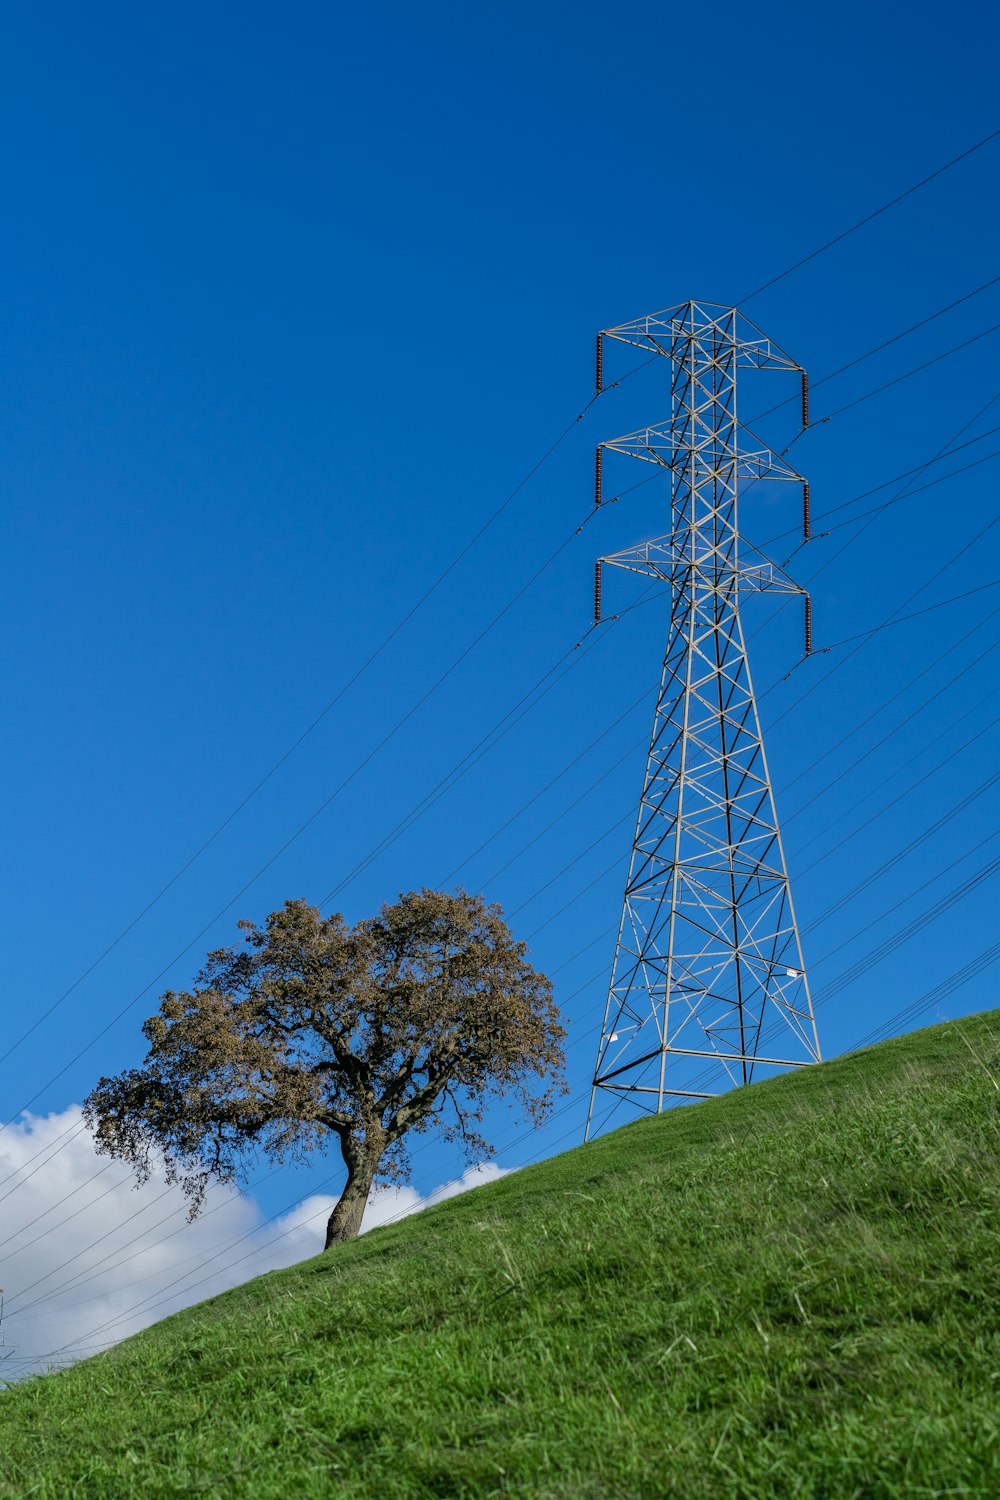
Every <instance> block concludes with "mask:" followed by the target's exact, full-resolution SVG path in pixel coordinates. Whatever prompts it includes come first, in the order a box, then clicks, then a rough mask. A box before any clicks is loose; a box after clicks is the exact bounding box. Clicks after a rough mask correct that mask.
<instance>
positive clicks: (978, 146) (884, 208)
mask: <svg viewBox="0 0 1000 1500" xmlns="http://www.w3.org/2000/svg"><path fill="white" fill-rule="evenodd" d="M998 135H1000V130H993V131H991V132H990V134H989V135H984V136H983V138H982V140H981V141H976V143H975V145H973V146H969V147H967V148H966V150H964V151H962V152H960V153H959V155H958V156H953V157H952V159H951V161H946V162H945V164H944V166H943V167H938V168H936V170H935V171H933V172H930V173H928V175H927V176H926V177H921V179H920V181H919V182H915V183H913V185H912V187H908V188H906V189H905V191H904V192H902V193H897V194H896V196H895V198H890V199H889V201H888V202H887V203H883V204H882V205H881V207H879V208H876V209H874V210H873V211H872V212H871V213H870V214H866V215H865V217H864V218H863V219H859V220H858V222H857V223H856V224H852V225H851V227H850V228H849V229H844V230H842V231H841V233H840V234H837V235H834V237H833V239H832V240H827V242H826V244H825V245H820V246H819V247H818V248H817V249H816V250H810V252H809V254H808V255H804V256H803V257H802V259H801V260H797V261H796V262H795V264H794V265H791V266H788V267H787V269H786V270H784V271H781V272H779V274H778V275H777V276H772V277H771V279H770V281H765V282H763V283H762V285H760V286H759V287H756V288H755V289H754V290H753V291H752V292H748V293H747V295H746V296H745V297H742V298H741V299H740V302H739V304H738V305H740V306H742V305H743V304H744V303H746V302H750V301H752V299H753V298H754V297H759V296H760V294H761V292H766V291H768V289H769V288H770V287H772V286H777V284H778V282H779V281H784V279H785V277H786V276H791V274H792V272H793V271H798V270H800V269H801V268H802V266H805V265H808V264H809V262H810V261H811V260H815V259H816V257H817V256H818V255H824V254H825V253H826V251H827V250H832V249H833V247H834V245H839V244H840V243H841V241H842V240H846V239H847V238H848V237H849V236H850V235H852V234H856V233H857V232H858V230H859V229H863V228H864V227H865V225H866V224H870V223H871V222H872V220H873V219H877V218H879V216H880V215H881V214H884V213H888V211H889V209H890V208H895V207H896V205H897V203H902V202H903V199H904V198H909V197H910V195H911V194H912V193H916V192H919V190H920V189H921V188H923V187H926V186H927V184H928V183H929V182H933V181H934V179H935V178H936V177H940V176H941V175H942V174H943V173H944V172H949V171H950V170H951V168H952V167H956V166H957V165H958V163H959V162H960V161H965V159H966V157H969V156H972V155H973V153H974V152H976V151H981V150H982V148H983V147H984V146H988V145H989V143H990V141H995V140H996V138H997V136H998Z"/></svg>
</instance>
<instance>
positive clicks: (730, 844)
mask: <svg viewBox="0 0 1000 1500" xmlns="http://www.w3.org/2000/svg"><path fill="white" fill-rule="evenodd" d="M606 338H612V339H617V340H620V341H622V342H623V343H626V344H631V345H634V346H635V347H637V348H639V349H643V350H648V351H649V352H650V353H652V354H653V355H654V356H656V355H661V356H662V357H663V358H664V359H665V360H666V361H668V368H669V370H670V381H671V385H670V389H671V414H670V421H669V424H668V425H666V426H663V427H650V428H644V429H642V430H640V431H638V432H632V433H629V434H628V435H627V436H625V437H620V438H614V439H611V440H610V441H607V442H603V443H602V444H601V445H600V447H599V448H598V450H597V493H596V499H597V503H598V504H600V503H601V500H602V495H601V475H602V463H603V456H604V454H605V453H606V452H614V453H624V454H628V455H630V456H632V457H633V458H638V459H642V460H644V461H645V462H648V463H652V464H657V465H661V466H662V467H663V468H665V469H667V470H668V471H669V475H670V492H671V530H670V533H669V535H667V536H663V537H660V538H658V539H657V540H655V541H650V542H645V543H643V544H642V545H640V546H638V547H632V548H629V549H628V550H627V551H624V552H617V553H615V554H613V555H611V556H608V557H604V558H602V559H601V560H600V561H599V562H598V564H597V577H596V586H595V618H596V619H600V596H601V567H602V564H605V563H607V564H610V565H612V566H614V567H619V568H626V569H628V570H630V571H631V572H634V573H642V574H646V575H648V576H651V577H653V578H656V579H662V580H663V581H664V582H666V583H669V585H670V589H671V608H670V624H669V632H668V638H667V648H666V654H665V657H664V661H663V674H662V677H661V681H660V691H659V697H658V700H657V705H656V713H655V716H654V720H653V732H652V739H651V742H650V747H649V756H648V759H647V762H646V772H645V779H644V782H643V789H642V799H641V801H640V804H639V816H638V822H637V826H636V831H635V838H634V841H633V845H632V857H631V862H630V866H629V874H628V883H627V885H626V888H625V899H624V903H623V907H622V916H621V924H620V926H619V931H618V941H617V945H616V949H615V957H614V965H613V968H612V973H611V983H610V987H609V990H608V1000H607V1006H606V1009H605V1016H604V1025H603V1029H602V1035H601V1041H600V1045H599V1048H598V1055H597V1066H596V1068H595V1072H594V1083H593V1090H592V1093H591V1103H590V1110H589V1112H588V1117H587V1135H588V1136H589V1134H590V1131H591V1128H592V1125H593V1123H594V1118H593V1117H594V1107H595V1100H596V1097H597V1090H598V1089H604V1090H608V1091H609V1092H611V1093H613V1094H617V1095H619V1096H621V1095H623V1094H624V1095H628V1096H629V1098H630V1100H631V1101H632V1103H634V1104H637V1105H640V1106H642V1107H643V1108H645V1109H646V1110H649V1111H653V1110H655V1111H659V1110H662V1109H663V1108H664V1105H665V1103H666V1102H669V1101H679V1100H691V1099H702V1098H707V1097H709V1096H711V1095H713V1094H717V1093H720V1092H723V1091H725V1090H726V1089H728V1088H731V1087H733V1086H735V1085H741V1084H745V1083H749V1082H751V1080H752V1079H753V1078H755V1077H760V1076H762V1074H765V1075H766V1074H767V1073H769V1072H772V1071H773V1070H774V1069H775V1068H782V1067H795V1066H800V1065H802V1064H804V1063H811V1062H818V1061H819V1058H820V1051H819V1040H818V1037H817V1033H816V1023H815V1019H814V1016H813V1008H812V1001H811V999H810V995H809V984H808V980H807V977H806V972H805V966H804V963H803V958H802V947H801V943H800V940H799V932H798V927H797V925H796V921H795V913H794V910H793V907H792V897H791V891H790V889H789V883H788V872H787V869H786V865H785V856H784V851H783V849H782V844H781V834H780V832H779V828H778V819H777V814H776V812H775V807H774V798H773V795H772V791H771V784H770V779H769V776H768V769H767V760H766V757H765V754H764V743H763V740H762V737H761V729H760V721H759V717H758V713H757V704H756V701H755V698H754V691H753V683H752V681H751V677H750V667H749V664H748V661H747V652H746V644H745V641H744V637H743V628H742V624H741V621H740V609H739V597H740V594H741V592H746V591H750V592H754V593H758V592H763V591H777V592H783V593H794V594H802V595H803V597H804V599H805V605H806V651H807V652H808V651H809V650H810V646H811V643H810V616H809V600H808V596H807V595H805V594H804V590H802V589H801V588H800V587H799V586H798V585H797V584H795V583H793V582H792V580H791V579H790V578H789V577H788V576H787V574H786V573H785V572H784V571H783V569H782V568H780V567H778V566H777V565H776V564H774V563H772V562H770V561H769V560H768V559H767V558H765V557H764V556H763V555H762V554H761V553H759V552H758V551H756V550H755V549H754V548H752V547H749V546H748V545H747V544H746V543H745V542H744V540H743V538H742V537H741V536H740V534H739V526H738V516H737V492H738V489H739V486H740V482H741V481H743V482H744V485H745V482H746V481H747V480H750V481H758V480H762V479H770V480H773V479H780V480H789V481H792V482H793V483H795V484H797V485H801V486H802V493H803V523H804V534H805V537H806V539H808V535H809V487H808V485H807V484H806V482H805V480H804V479H803V478H802V476H801V475H800V474H797V473H796V472H795V470H794V469H792V468H791V467H790V466H789V465H788V464H787V463H786V462H784V460H783V459H782V458H781V457H779V456H778V455H777V454H775V453H773V452H772V451H771V450H770V449H769V448H767V447H766V446H765V445H764V444H763V443H761V442H760V441H759V439H757V438H756V437H755V436H754V434H753V433H751V432H750V431H749V429H747V428H745V427H741V426H740V425H739V423H738V422H737V419H736V377H737V371H738V370H739V369H741V368H749V369H754V370H783V371H794V372H797V373H799V374H800V376H801V381H802V422H803V426H805V425H806V424H807V423H808V385H807V382H806V375H805V372H804V370H802V367H801V366H800V365H798V364H796V363H795V361H794V360H792V359H790V358H789V357H788V355H786V354H785V353H784V352H783V351H782V350H781V349H779V348H778V347H777V346H776V345H775V344H774V343H772V342H771V340H770V339H768V338H767V337H766V336H765V335H764V334H762V333H761V331H760V330H759V329H758V328H756V327H755V326H754V324H752V323H751V322H749V320H748V319H746V318H745V317H743V316H742V314H740V313H739V312H738V311H737V310H736V309H735V308H726V307H721V306H718V305H715V304H712V303H705V302H686V303H683V304H682V305H680V306H678V307H673V308H668V309H666V310H665V311H664V312H659V313H655V314H653V315H651V316H649V317H646V318H640V319H638V320H637V321H635V322H633V323H625V324H622V325H621V326H620V327H618V328H609V329H607V330H606V331H605V332H604V333H603V334H602V335H600V336H599V337H598V345H597V348H598V354H597V360H598V379H597V384H598V388H600V387H601V385H602V362H603V340H604V339H606Z"/></svg>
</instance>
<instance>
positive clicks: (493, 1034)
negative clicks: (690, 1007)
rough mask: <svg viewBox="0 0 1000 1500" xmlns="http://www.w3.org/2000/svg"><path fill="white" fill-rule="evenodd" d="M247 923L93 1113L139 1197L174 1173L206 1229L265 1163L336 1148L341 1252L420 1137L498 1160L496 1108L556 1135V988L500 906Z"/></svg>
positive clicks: (479, 900)
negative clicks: (206, 1213)
mask: <svg viewBox="0 0 1000 1500" xmlns="http://www.w3.org/2000/svg"><path fill="white" fill-rule="evenodd" d="M238 925H239V927H240V929H241V930H242V933H243V938H242V941H241V942H239V943H237V944H234V945H233V946H231V947H228V948H219V949H217V950H215V951H214V952H212V953H210V954H209V955H208V958H207V961H206V963H205V966H204V968H203V969H202V970H201V972H200V973H199V974H198V975H197V977H196V980H195V987H194V988H193V989H192V990H191V991H181V992H175V991H172V990H168V991H167V992H166V993H165V994H164V995H162V996H161V998H160V1008H159V1012H158V1013H157V1014H156V1015H154V1016H151V1017H150V1018H149V1020H147V1021H146V1022H145V1024H144V1026H143V1028H142V1030H143V1034H144V1036H145V1037H146V1039H147V1041H148V1042H149V1043H150V1047H149V1051H148V1053H147V1056H146V1059H145V1063H144V1065H143V1066H142V1067H141V1068H133V1069H129V1070H127V1071H126V1072H124V1073H121V1074H119V1075H118V1076H117V1077H115V1078H102V1079H101V1080H100V1081H99V1083H98V1084H97V1086H96V1087H95V1088H94V1089H93V1090H92V1091H91V1093H90V1094H89V1096H88V1097H87V1099H86V1101H85V1103H84V1116H85V1118H86V1120H87V1122H88V1124H89V1125H90V1127H91V1129H92V1131H93V1133H94V1138H95V1143H96V1147H97V1150H98V1151H99V1152H102V1153H104V1154H107V1155H111V1156H114V1157H116V1158H118V1159H120V1160H123V1161H127V1162H129V1163H130V1164H131V1165H132V1167H133V1168H134V1170H135V1173H136V1177H137V1180H138V1182H139V1183H142V1182H145V1181H146V1180H147V1179H148V1178H149V1176H150V1173H151V1172H152V1171H153V1169H154V1167H155V1166H157V1165H158V1164H159V1162H160V1161H162V1163H163V1166H164V1168H165V1171H166V1175H167V1180H168V1181H169V1182H179V1183H180V1184H181V1185H182V1187H183V1189H184V1192H185V1193H186V1195H187V1197H188V1202H189V1218H190V1219H194V1218H195V1217H196V1216H197V1214H198V1213H199V1212H200V1210H201V1207H202V1205H203V1202H204V1197H205V1192H206V1189H207V1187H208V1184H209V1183H210V1182H211V1181H213V1180H215V1181H218V1182H222V1183H234V1182H237V1181H238V1180H239V1179H240V1177H241V1176H242V1173H243V1170H244V1167H245V1165H246V1163H247V1161H248V1160H249V1159H251V1158H254V1159H255V1158H256V1157H257V1155H258V1154H259V1152H261V1151H263V1152H264V1154H265V1155H266V1156H267V1158H268V1159H269V1160H271V1161H273V1162H276V1163H279V1164H280V1163H283V1162H286V1161H294V1162H296V1163H299V1164H303V1163H305V1162H306V1161H307V1159H308V1158H309V1156H310V1154H311V1153H313V1152H315V1151H317V1150H322V1149H323V1148H325V1147H326V1146H327V1145H328V1144H329V1140H330V1136H331V1135H334V1136H336V1137H337V1139H338V1141H339V1144H340V1150H341V1153H342V1155H343V1159H344V1163H345V1165H346V1167H347V1181H346V1184H345V1187H344V1190H343V1193H342V1195H341V1198H340V1200H339V1202H338V1203H337V1205H336V1207H335V1208H334V1210H333V1213H332V1214H331V1216H330V1219H329V1223H328V1225H327V1236H326V1247H327V1248H329V1247H330V1246H331V1245H332V1244H335V1243H336V1242H337V1241H340V1240H344V1239H349V1238H351V1237H352V1236H353V1235H355V1234H357V1232H358V1229H359V1228H360V1225H361V1217H362V1214H363V1212H364V1208H365V1204H366V1203H367V1201H368V1195H369V1192H370V1191H371V1187H372V1183H373V1182H374V1181H375V1180H377V1179H379V1178H383V1179H386V1178H399V1177H401V1176H403V1175H404V1174H405V1173H406V1172H407V1170H408V1157H407V1151H406V1141H407V1138H408V1137H409V1136H410V1135H414V1134H421V1133H423V1132H425V1131H429V1130H432V1129H437V1130H438V1131H440V1133H441V1135H442V1136H443V1137H444V1139H445V1140H447V1141H455V1142H458V1143H459V1144H460V1145H461V1146H462V1148H463V1150H464V1153H465V1156H466V1159H467V1160H469V1161H475V1160H481V1159H482V1158H483V1157H484V1156H488V1155H490V1154H492V1148H491V1146H490V1144H489V1142H488V1141H487V1140H486V1139H485V1137H484V1135H483V1133H482V1130H481V1128H480V1127H481V1124H482V1120H483V1115H484V1110H485V1108H486V1106H487V1104H488V1102H489V1100H490V1098H491V1097H495V1096H502V1095H513V1096H514V1097H515V1098H516V1099H517V1100H518V1101H519V1102H520V1104H521V1105H522V1107H523V1108H524V1110H525V1113H526V1114H527V1115H528V1116H529V1117H530V1118H531V1119H532V1120H534V1121H536V1122H538V1121H540V1120H541V1119H543V1118H544V1116H545V1115H546V1114H547V1112H548V1111H549V1110H550V1109H551V1106H552V1102H553V1099H554V1096H555V1093H556V1091H557V1090H558V1089H560V1088H561V1089H562V1091H563V1092H565V1087H564V1085H562V1083H561V1074H562V1067H563V1061H564V1059H563V1050H562V1042H563V1039H564V1037H565V1032H564V1030H563V1027H562V1026H561V1025H560V1022H559V1016H558V1011H557V1009H556V1007H555V1004H554V1002H553V1000H552V986H551V984H550V982H549V980H548V979H547V978H546V977H545V976H544V975H543V974H541V973H539V972H538V971H536V970H535V969H534V968H533V967H532V966H531V964H530V963H529V962H528V961H527V958H526V953H527V948H526V945H525V944H524V943H523V942H518V941H516V940H515V939H514V937H513V936H512V934H511V932H510V930H509V928H508V926H507V924H506V922H505V921H504V918H503V914H502V912H501V910H500V908H499V907H498V906H496V905H493V904H490V903H487V902H486V901H485V899H484V898H483V897H482V896H478V895H469V894H467V893H466V892H464V891H458V892H457V893H455V894H454V895H449V894H446V893H444V892H441V891H433V890H427V889H424V890H420V891H410V892H409V893H407V894H403V895H400V897H399V899H398V901H396V902H395V903H393V904H388V903H386V904H384V905H383V906H382V907H381V908H380V910H379V912H378V914H377V915H376V916H374V917H371V918H367V919H364V920H362V921H359V922H357V923H356V924H355V925H354V926H350V925H348V924H347V923H346V922H345V921H344V918H343V917H342V916H341V915H340V914H339V913H334V914H333V915H331V916H328V917H323V916H321V915H320V912H319V910H318V909H317V908H316V907H314V906H310V905H309V904H308V903H307V902H306V901H304V900H296V901H288V902H286V903H285V905H284V906H283V907H282V908H281V909H280V910H279V911H275V912H272V913H271V915H270V916H269V917H268V918H267V920H266V922H265V923H264V924H263V926H258V925H256V924H255V923H253V922H246V921H244V922H240V923H239V924H238Z"/></svg>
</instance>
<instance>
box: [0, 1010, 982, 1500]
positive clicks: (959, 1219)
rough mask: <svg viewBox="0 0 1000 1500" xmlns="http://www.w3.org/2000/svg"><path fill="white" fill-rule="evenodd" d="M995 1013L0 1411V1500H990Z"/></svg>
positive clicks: (600, 1165)
mask: <svg viewBox="0 0 1000 1500" xmlns="http://www.w3.org/2000/svg"><path fill="white" fill-rule="evenodd" d="M998 1166H1000V1012H997V1011H994V1012H990V1013H987V1014H984V1015H980V1016H976V1017H972V1018H970V1019H967V1020H963V1021H961V1022H955V1023H949V1024H947V1025H945V1026H940V1027H935V1028H932V1029H929V1030H926V1031H921V1032H918V1033H915V1034H913V1035H911V1036H908V1037H904V1038H901V1039H898V1040H895V1041H891V1042H887V1043H884V1044H882V1045H881V1046H878V1047H875V1048H871V1049H869V1050H867V1051H864V1052H859V1053H855V1054H852V1055H850V1056H848V1057H845V1058H841V1059H838V1060H837V1061H835V1062H832V1063H826V1064H824V1065H823V1066H822V1067H820V1068H815V1069H812V1070H809V1071H808V1072H802V1073H797V1074H794V1075H789V1076H785V1077H782V1078H779V1079H775V1080H773V1081H771V1082H768V1083H763V1084H759V1085H755V1086H753V1087H752V1088H750V1089H745V1090H742V1091H739V1092H736V1093H733V1094H730V1095H729V1096H727V1097H725V1098H722V1099H717V1100H711V1101H708V1102H706V1103H704V1104H699V1105H697V1106H694V1107H690V1108H685V1109H681V1110H675V1111H673V1112H671V1113H669V1114H667V1115H665V1116H662V1117H660V1118H658V1119H657V1118H653V1119H648V1120H643V1121H641V1122H639V1123H637V1124H634V1125H628V1126H625V1127H624V1128H623V1129H621V1130H618V1131H616V1132H614V1133H613V1134H610V1135H608V1136H606V1137H604V1138H603V1139H601V1140H599V1141H597V1142H595V1143H593V1144H591V1145H589V1146H587V1147H583V1148H581V1149H578V1150H574V1151H569V1152H567V1153H566V1154H565V1155H563V1156H559V1157H556V1158H554V1159H552V1160H550V1161H547V1162H544V1163H542V1164H541V1165H539V1166H536V1167H532V1168H529V1169H526V1170H524V1171H523V1172H519V1173H517V1174H516V1175H514V1176H512V1177H509V1178H507V1179H505V1180H503V1181H502V1182H499V1183H496V1184H494V1185H491V1186H487V1187H483V1188H479V1189H477V1190H476V1191H474V1192H472V1193H469V1194H467V1195H466V1196H464V1197H461V1198H456V1199H453V1200H451V1201H449V1202H446V1203H444V1204H442V1205H441V1206H439V1207H437V1208H435V1209H432V1210H429V1211H428V1212H426V1213H424V1214H421V1215H419V1216H418V1217H415V1218H411V1219H408V1220H405V1221H403V1222H400V1223H398V1224H395V1225H391V1226H388V1227H386V1228H383V1229H379V1230H376V1231H374V1232H373V1233H371V1234H370V1235H366V1236H365V1237H364V1238H363V1239H361V1240H358V1241H356V1242H354V1243H353V1244H350V1245H347V1246H343V1247H341V1248H340V1249H338V1250H337V1251H336V1252H335V1253H333V1254H331V1255H328V1256H318V1257H317V1258H316V1259H315V1260H310V1261H305V1262H303V1263H302V1264H301V1265H299V1266H295V1267H293V1268H291V1269H290V1270H286V1271H280V1272H274V1273H272V1274H271V1275H268V1276H263V1277H260V1278H259V1279H257V1280H255V1281H252V1282H248V1283H247V1284H246V1285H244V1286H242V1287H239V1288H236V1289H235V1290H233V1291H231V1292H227V1293H225V1294H224V1295H222V1296H219V1297H215V1298H213V1299H211V1300H209V1301H206V1302H203V1303H201V1304H199V1305H198V1306H196V1307H192V1308H189V1309H187V1310H186V1311H184V1312H182V1313H179V1314H177V1315H175V1316H174V1317H171V1318H168V1319H166V1320H165V1321H164V1322H162V1323H160V1324H157V1325H156V1326H155V1327H153V1328H151V1329H148V1330H146V1331H145V1332H144V1333H141V1334H138V1335H136V1336H135V1337H133V1338H131V1339H129V1340H128V1341H126V1342H125V1343H123V1344H121V1345H119V1346H118V1347H117V1348H116V1349H114V1350H111V1351H109V1352H108V1353H106V1354H103V1355H99V1356H98V1357H96V1358H93V1359H90V1360H88V1361H86V1362H85V1363H82V1364H80V1365H77V1366H76V1367H74V1368H73V1369H70V1370H67V1371H63V1372H61V1373H57V1374H53V1375H47V1376H42V1377H39V1378H36V1379H34V1380H31V1381H28V1382H27V1383H25V1384H24V1385H23V1386H19V1387H17V1388H15V1389H13V1390H12V1391H10V1392H9V1393H8V1394H6V1395H4V1396H2V1397H0V1496H3V1497H15V1496H16V1497H17V1500H21V1497H25V1496H29V1495H30V1496H31V1497H33V1500H66V1497H70V1496H73V1497H76V1496H80V1497H85V1500H90V1497H94V1500H103V1497H118V1496H147V1495H148V1496H156V1497H159V1496H178V1497H179V1496H190V1495H207V1496H219V1497H222V1496H225V1497H227V1500H233V1497H246V1500H272V1497H273V1500H278V1497H280V1500H290V1497H295V1500H298V1497H314V1496H316V1497H318V1496H328V1495H336V1496H337V1497H344V1500H361V1497H365V1500H368V1497H370V1500H376V1497H377V1500H404V1497H406V1500H410V1497H417V1496H419V1497H434V1496H438V1497H443V1496H447V1497H464V1496H477V1497H478V1496H518V1497H525V1500H527V1497H531V1500H647V1497H648V1500H654V1497H657V1500H658V1497H668V1496H669V1497H683V1500H686V1497H696V1496H697V1497H706V1500H708V1497H712V1500H719V1497H734V1500H735V1497H739V1500H747V1497H759V1500H781V1497H785V1496H808V1497H820V1496H822V1497H829V1500H850V1497H865V1500H868V1497H881V1496H900V1497H902V1496H906V1497H911V1496H939V1495H943V1494H945V1493H947V1494H948V1495H966V1496H968V1495H974V1496H987V1495H990V1496H995V1495H997V1494H1000V1444H998V1425H1000V1422H998V1402H997V1383H998V1380H1000V1337H998V1335H1000V1297H998V1287H1000V1277H998V1272H1000V1232H998V1231H1000V1216H998V1213H997V1208H998V1197H1000V1173H998Z"/></svg>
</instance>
